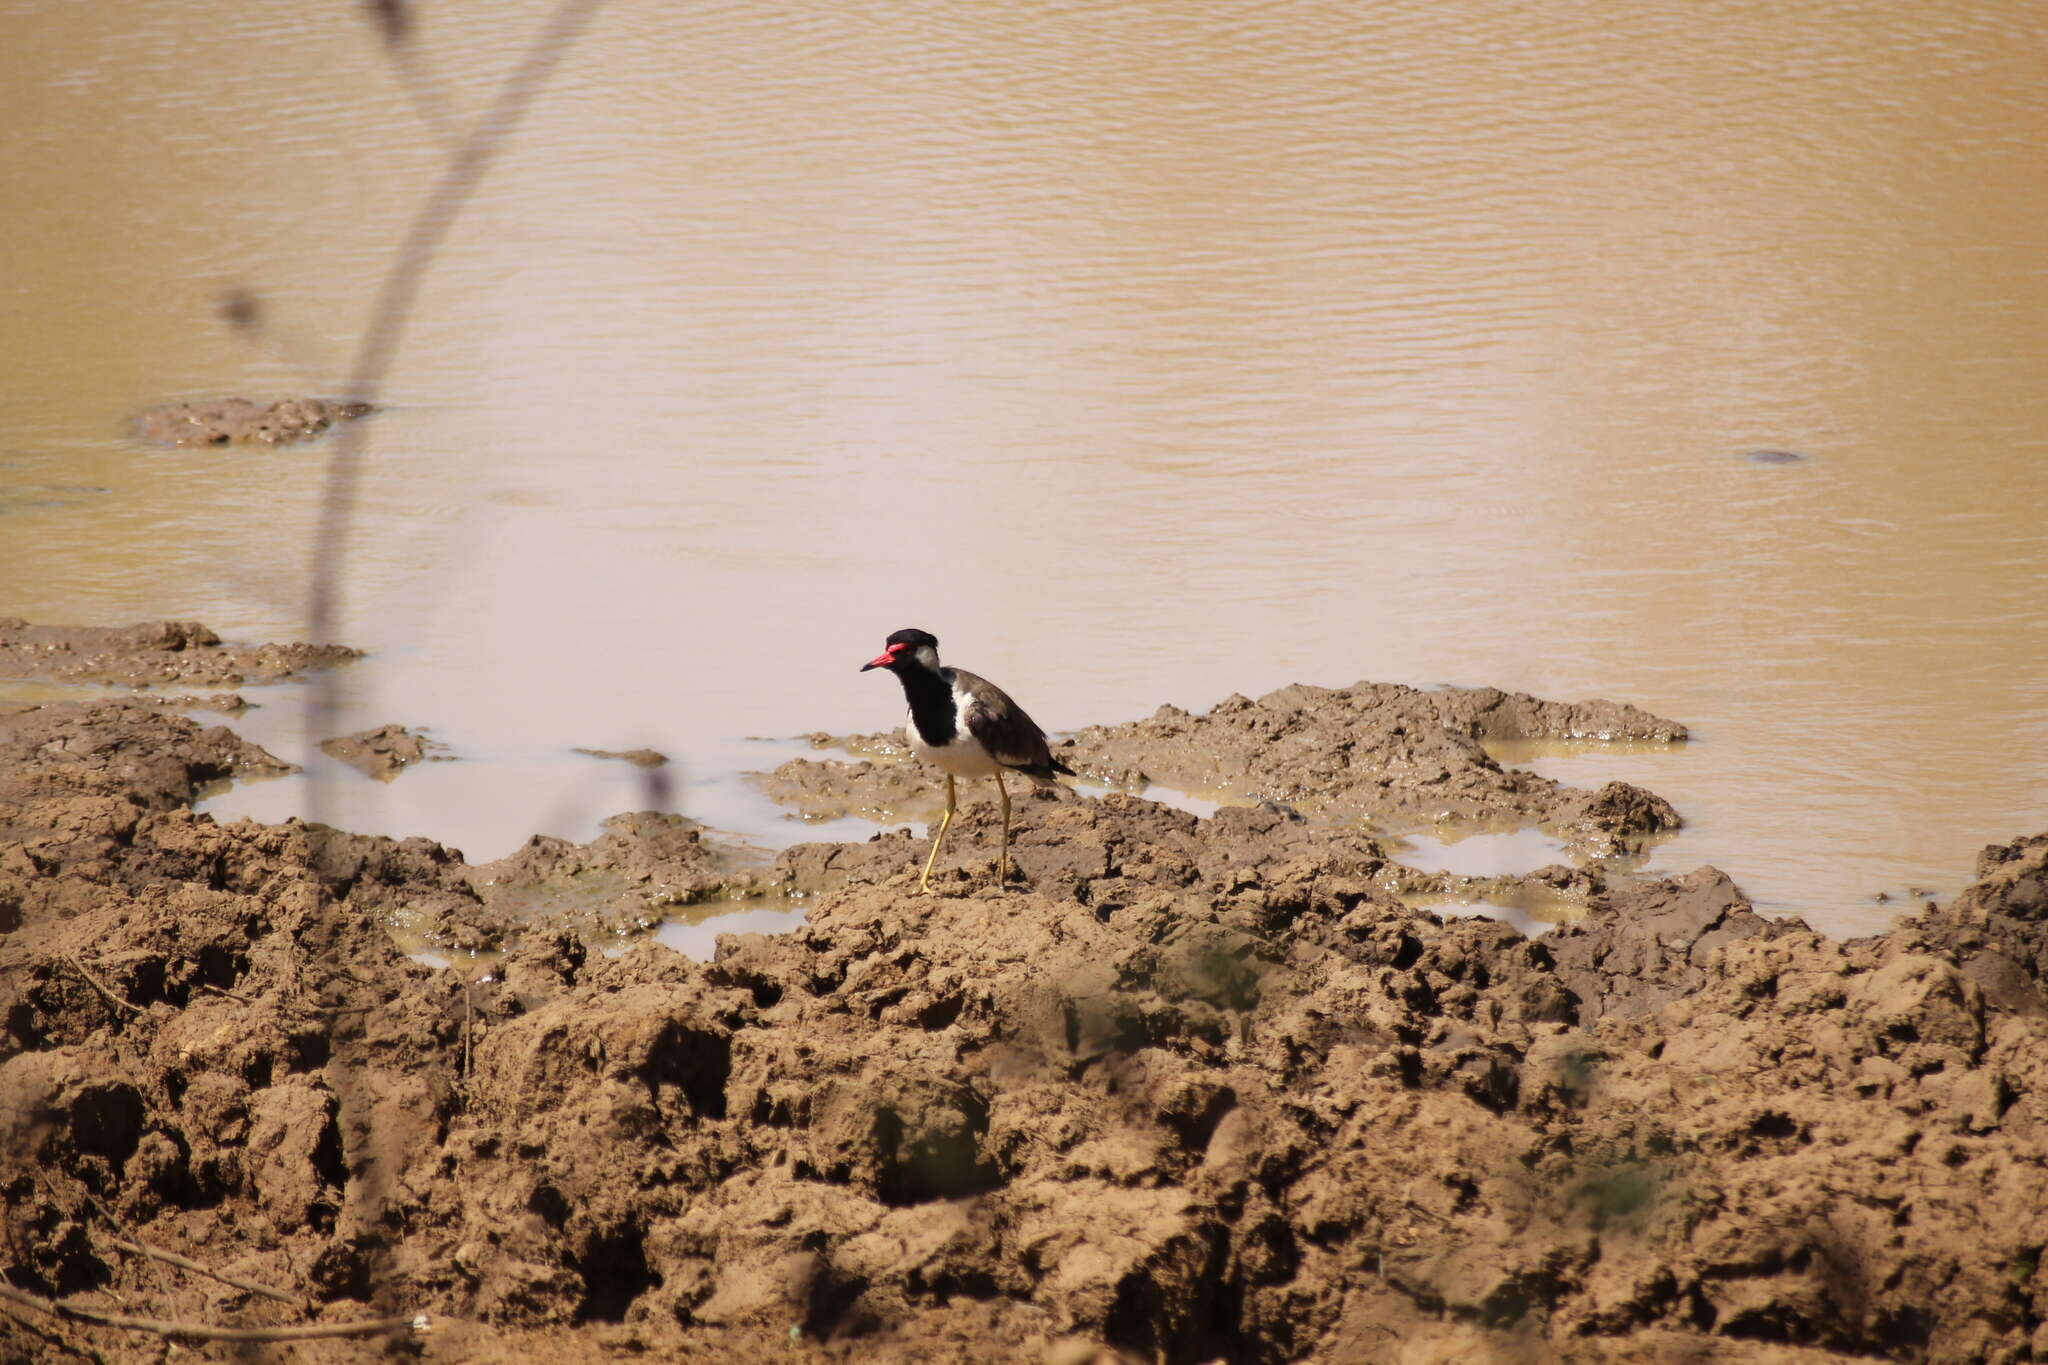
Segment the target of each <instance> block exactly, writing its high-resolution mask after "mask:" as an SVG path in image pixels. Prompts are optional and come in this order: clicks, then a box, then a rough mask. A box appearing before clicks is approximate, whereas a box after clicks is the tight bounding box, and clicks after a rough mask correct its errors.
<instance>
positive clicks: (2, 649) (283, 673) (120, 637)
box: [0, 616, 363, 706]
mask: <svg viewBox="0 0 2048 1365" xmlns="http://www.w3.org/2000/svg"><path fill="white" fill-rule="evenodd" d="M362 656H363V652H362V651H361V650H359V649H350V648H348V647H347V646H346V645H304V644H293V645H228V644H222V643H221V639H220V637H219V636H218V635H215V634H214V633H213V632H212V631H210V630H208V629H207V628H206V627H205V626H202V625H200V624H199V623H198V622H197V621H145V622H142V623H140V624H138V625H133V626H32V625H30V624H29V623H28V622H26V621H23V620H21V619H20V618H19V617H13V616H0V678H33V679H39V680H43V681H49V682H66V683H94V682H97V683H119V684H121V685H123V686H126V687H153V686H159V685H169V686H177V687H239V686H241V685H243V684H244V683H267V682H276V681H278V680H279V679H282V678H289V677H293V676H295V675H297V674H300V673H304V672H306V671H308V670H310V669H315V668H328V667H332V666H333V665H335V664H339V663H345V662H347V661H348V660H350V659H360V658H361V657H362ZM223 700H224V701H225V699H223ZM239 704H240V703H239V702H235V703H233V705H235V706H239Z"/></svg>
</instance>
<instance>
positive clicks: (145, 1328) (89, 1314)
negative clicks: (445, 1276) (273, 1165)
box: [0, 1284, 413, 1341]
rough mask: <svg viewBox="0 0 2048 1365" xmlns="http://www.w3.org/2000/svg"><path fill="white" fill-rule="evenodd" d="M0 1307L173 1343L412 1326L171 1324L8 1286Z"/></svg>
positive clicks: (398, 1322)
mask: <svg viewBox="0 0 2048 1365" xmlns="http://www.w3.org/2000/svg"><path fill="white" fill-rule="evenodd" d="M0 1303H11V1304H15V1305H17V1306H18V1307H22V1308H29V1309H33V1310H35V1311H36V1312H38V1313H47V1314H49V1315H50V1316H51V1317H56V1318H69V1319H71V1320H72V1321H74V1322H89V1323H91V1324H93V1325H94V1326H95V1327H118V1328H120V1329H121V1330H123V1331H126V1332H154V1333H155V1334H156V1335H158V1336H160V1337H167V1338H169V1339H170V1340H172V1341H317V1340H319V1339H320V1338H322V1337H370V1336H377V1335H379V1334H381V1333H384V1332H402V1331H406V1330H408V1329H409V1328H411V1327H412V1324H413V1320H412V1319H411V1318H364V1319H363V1320H361V1321H360V1322H304V1323H299V1324H297V1325H296V1326H292V1327H215V1326H213V1325H212V1324H211V1323H204V1322H172V1321H170V1320H169V1319H166V1318H138V1317H132V1316H130V1315H129V1314H126V1313H102V1312H100V1311H99V1310H98V1309H96V1308H80V1307H79V1306H78V1305H77V1304H75V1303H66V1302H64V1301H63V1300H62V1299H46V1298H43V1297H42V1296H40V1295H37V1294H30V1293H26V1292H24V1291H23V1290H19V1289H16V1288H15V1287H14V1286H12V1285H7V1284H0Z"/></svg>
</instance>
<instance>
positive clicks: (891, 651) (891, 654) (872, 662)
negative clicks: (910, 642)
mask: <svg viewBox="0 0 2048 1365" xmlns="http://www.w3.org/2000/svg"><path fill="white" fill-rule="evenodd" d="M901 648H903V646H902V645H890V646H889V647H888V648H887V649H885V650H883V651H882V652H881V653H880V654H877V655H876V656H875V657H874V658H872V659H869V660H868V661H867V662H866V663H864V664H862V665H861V666H860V671H861V672H863V673H865V672H867V671H868V670H869V669H871V668H887V667H888V666H889V665H890V664H893V663H895V662H896V651H897V650H899V649H901Z"/></svg>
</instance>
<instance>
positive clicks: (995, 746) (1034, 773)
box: [860, 630, 1074, 894]
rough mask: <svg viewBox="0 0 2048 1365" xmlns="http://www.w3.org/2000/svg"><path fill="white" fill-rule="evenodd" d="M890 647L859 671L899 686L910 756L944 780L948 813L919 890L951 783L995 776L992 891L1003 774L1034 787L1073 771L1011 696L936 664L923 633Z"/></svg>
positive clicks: (1000, 874) (999, 877) (1000, 873)
mask: <svg viewBox="0 0 2048 1365" xmlns="http://www.w3.org/2000/svg"><path fill="white" fill-rule="evenodd" d="M884 643H885V644H886V645H887V646H888V647H887V648H886V649H884V650H883V651H882V652H881V653H880V654H878V655H876V656H875V657H874V658H872V659H870V660H868V661H867V662H866V663H864V664H862V665H861V669H860V671H861V672H863V673H865V672H867V671H868V670H869V669H870V668H886V669H888V670H889V671H890V672H891V673H894V674H895V675H896V680H897V681H898V682H900V683H902V684H903V697H904V700H906V701H908V702H909V703H910V719H909V721H908V723H906V724H905V725H904V727H903V733H904V734H906V735H908V736H909V737H910V749H911V752H912V753H915V754H916V755H917V756H918V757H919V758H921V759H923V760H924V761H925V762H927V763H930V764H932V765H933V766H934V767H936V768H938V769H939V770H940V771H942V772H944V773H945V774H946V814H945V816H944V817H943V818H942V819H941V820H940V821H939V832H938V833H937V834H936V835H934V836H933V837H932V852H931V856H930V857H929V858H926V859H925V860H924V875H923V876H921V877H919V878H918V879H917V889H918V890H919V891H922V892H925V893H926V894H930V892H931V889H932V885H931V883H932V867H933V866H934V865H935V864H936V863H937V862H938V861H939V845H940V844H943V843H944V842H945V841H946V826H948V825H950V824H952V823H953V797H954V793H953V779H954V778H956V777H993V778H994V779H995V780H996V792H997V794H998V795H1000V796H1001V797H1002V798H1003V852H1002V857H1001V859H1000V861H999V862H998V863H997V872H996V884H997V885H998V886H1000V885H1003V884H1005V883H1007V882H1008V881H1009V880H1010V792H1009V789H1008V788H1006V787H1005V786H1003V773H1004V771H1005V770H1008V771H1010V772H1016V773H1022V774H1024V775H1025V776H1026V777H1028V778H1030V779H1031V780H1032V781H1034V782H1050V781H1052V780H1053V774H1054V773H1065V774H1067V775H1068V776H1069V777H1071V776H1073V773H1074V770H1073V769H1072V768H1069V767H1068V766H1067V765H1066V764H1064V763H1062V762H1060V761H1059V760H1058V759H1056V758H1054V757H1053V756H1052V750H1050V749H1048V748H1046V747H1045V731H1043V730H1041V729H1039V728H1038V722H1037V721H1035V720H1033V719H1031V717H1029V716H1027V715H1025V714H1024V708H1023V707H1021V706H1019V705H1017V703H1016V702H1014V701H1011V700H1010V694H1009V693H1007V692H1005V691H1003V689H1002V688H1000V687H997V686H996V685H995V684H994V683H992V682H990V681H989V680H988V679H987V678H979V677H976V676H975V675H974V674H972V673H969V672H968V671H967V670H966V669H964V668H945V667H942V666H941V665H940V664H939V640H938V637H937V636H936V635H928V634H926V633H925V632H924V631H921V630H899V631H897V632H896V633H895V634H894V635H891V636H890V637H889V638H888V640H887V641H885V642H884Z"/></svg>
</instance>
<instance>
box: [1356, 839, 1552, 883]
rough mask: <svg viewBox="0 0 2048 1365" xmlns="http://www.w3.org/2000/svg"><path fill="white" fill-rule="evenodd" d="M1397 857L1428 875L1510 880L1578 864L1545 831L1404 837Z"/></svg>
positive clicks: (1397, 846)
mask: <svg viewBox="0 0 2048 1365" xmlns="http://www.w3.org/2000/svg"><path fill="white" fill-rule="evenodd" d="M1394 858H1395V860H1396V861H1398V862H1402V863H1406V864H1407V865H1408V866H1409V867H1413V868H1418V869H1420V870H1421V871H1424V872H1449V873H1453V874H1456V875H1458V876H1461V877H1507V876H1513V875H1514V874H1516V873H1519V872H1534V871H1535V870H1536V869H1537V868H1539V867H1548V866H1549V865H1550V864H1552V863H1570V862H1572V861H1574V860H1573V859H1572V858H1571V857H1570V856H1569V855H1568V854H1567V853H1566V852H1565V846H1564V843H1563V841H1562V840H1559V839H1553V838H1551V837H1550V836H1549V835H1547V834H1545V833H1543V832H1542V831H1541V830H1535V829H1517V830H1508V831H1503V832H1500V833H1488V834H1467V835H1463V836H1443V837H1439V836H1437V835H1431V834H1419V833H1417V834H1404V835H1402V836H1400V839H1399V842H1398V844H1397V845H1396V847H1395V849H1394Z"/></svg>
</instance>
